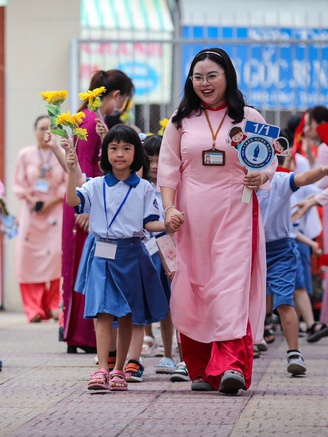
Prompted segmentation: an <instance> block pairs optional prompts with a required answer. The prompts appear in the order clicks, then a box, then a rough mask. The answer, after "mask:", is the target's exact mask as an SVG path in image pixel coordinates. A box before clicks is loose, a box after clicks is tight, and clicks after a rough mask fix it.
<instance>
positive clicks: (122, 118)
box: [120, 112, 129, 123]
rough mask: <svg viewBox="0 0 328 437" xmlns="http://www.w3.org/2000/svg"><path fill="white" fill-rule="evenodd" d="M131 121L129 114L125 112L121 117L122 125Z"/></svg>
mask: <svg viewBox="0 0 328 437" xmlns="http://www.w3.org/2000/svg"><path fill="white" fill-rule="evenodd" d="M128 119H129V114H128V113H127V112H123V114H121V115H120V120H121V122H122V123H125V122H126V121H128Z"/></svg>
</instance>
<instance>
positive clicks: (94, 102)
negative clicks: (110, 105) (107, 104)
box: [88, 97, 101, 112]
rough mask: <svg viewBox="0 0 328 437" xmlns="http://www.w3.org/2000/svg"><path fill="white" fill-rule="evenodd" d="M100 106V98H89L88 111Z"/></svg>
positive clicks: (95, 109) (95, 110)
mask: <svg viewBox="0 0 328 437" xmlns="http://www.w3.org/2000/svg"><path fill="white" fill-rule="evenodd" d="M100 106H101V100H100V98H99V97H96V98H95V99H90V100H89V103H88V108H89V109H90V111H93V112H97V109H98V108H99V107H100Z"/></svg>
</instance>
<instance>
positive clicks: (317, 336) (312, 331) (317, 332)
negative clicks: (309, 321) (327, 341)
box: [306, 322, 328, 343]
mask: <svg viewBox="0 0 328 437" xmlns="http://www.w3.org/2000/svg"><path fill="white" fill-rule="evenodd" d="M319 325H321V326H320V328H319V329H316V328H317V326H319ZM307 333H308V337H307V339H306V341H308V342H309V343H315V342H316V341H319V340H321V339H322V338H323V337H328V326H327V325H326V324H325V323H318V322H315V323H313V325H312V326H311V328H309V329H308V330H307Z"/></svg>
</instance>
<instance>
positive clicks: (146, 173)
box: [142, 149, 150, 181]
mask: <svg viewBox="0 0 328 437" xmlns="http://www.w3.org/2000/svg"><path fill="white" fill-rule="evenodd" d="M143 153H144V162H143V165H142V179H146V181H148V180H149V178H150V176H149V171H150V162H149V158H148V155H147V153H146V150H145V149H143Z"/></svg>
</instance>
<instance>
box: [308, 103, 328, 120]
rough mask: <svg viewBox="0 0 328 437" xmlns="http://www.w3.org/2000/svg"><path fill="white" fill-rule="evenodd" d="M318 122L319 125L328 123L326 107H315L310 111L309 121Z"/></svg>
mask: <svg viewBox="0 0 328 437" xmlns="http://www.w3.org/2000/svg"><path fill="white" fill-rule="evenodd" d="M312 120H314V121H316V122H317V123H318V124H321V123H327V122H328V108H326V107H325V106H314V107H313V108H311V109H310V110H309V121H310V122H311V121H312Z"/></svg>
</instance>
